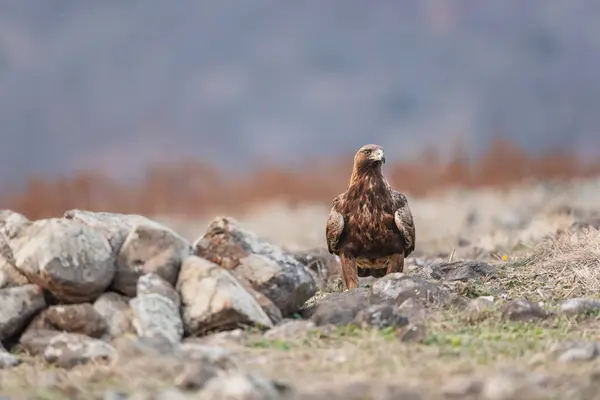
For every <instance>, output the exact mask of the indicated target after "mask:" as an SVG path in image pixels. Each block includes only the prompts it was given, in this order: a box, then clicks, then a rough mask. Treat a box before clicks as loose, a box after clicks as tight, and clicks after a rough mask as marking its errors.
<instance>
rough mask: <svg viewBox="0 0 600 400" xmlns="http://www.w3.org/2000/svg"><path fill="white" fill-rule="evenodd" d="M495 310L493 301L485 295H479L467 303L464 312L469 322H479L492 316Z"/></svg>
mask: <svg viewBox="0 0 600 400" xmlns="http://www.w3.org/2000/svg"><path fill="white" fill-rule="evenodd" d="M493 310H494V302H493V301H491V300H489V299H487V298H485V297H478V298H476V299H472V300H471V301H470V302H469V304H467V307H465V310H464V313H465V315H466V318H467V320H468V321H469V322H479V321H483V320H484V319H486V318H488V317H490V316H491V314H492V311H493Z"/></svg>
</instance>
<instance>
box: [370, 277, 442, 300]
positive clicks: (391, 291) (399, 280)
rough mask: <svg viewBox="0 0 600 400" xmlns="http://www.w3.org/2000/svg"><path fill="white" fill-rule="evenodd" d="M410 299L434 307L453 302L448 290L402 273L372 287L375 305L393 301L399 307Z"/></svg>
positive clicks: (385, 278)
mask: <svg viewBox="0 0 600 400" xmlns="http://www.w3.org/2000/svg"><path fill="white" fill-rule="evenodd" d="M410 297H414V298H419V299H421V300H423V301H424V302H425V303H427V304H432V305H443V304H447V303H448V302H449V301H450V300H451V297H450V295H449V292H448V291H447V290H445V289H442V288H440V287H439V286H437V285H434V284H433V283H430V282H427V281H425V280H423V279H420V278H417V277H410V276H408V275H406V274H404V273H402V272H394V273H392V274H388V275H386V276H384V277H383V278H380V279H378V280H377V281H376V282H374V283H373V285H372V286H371V301H372V302H373V303H380V302H387V301H393V302H396V304H398V305H399V304H402V303H403V302H404V301H405V300H406V299H408V298H410Z"/></svg>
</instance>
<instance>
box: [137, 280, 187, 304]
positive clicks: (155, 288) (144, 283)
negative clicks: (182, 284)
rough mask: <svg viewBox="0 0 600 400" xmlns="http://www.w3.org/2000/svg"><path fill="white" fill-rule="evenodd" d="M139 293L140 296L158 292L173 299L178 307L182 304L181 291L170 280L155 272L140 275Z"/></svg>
mask: <svg viewBox="0 0 600 400" xmlns="http://www.w3.org/2000/svg"><path fill="white" fill-rule="evenodd" d="M137 294H138V296H139V295H144V294H158V295H161V296H164V297H166V298H167V299H169V300H171V301H172V302H173V304H175V305H176V306H177V307H179V306H180V305H181V299H180V297H179V293H177V291H176V290H175V289H174V288H173V286H172V285H171V284H170V283H169V282H167V281H166V280H164V279H163V278H161V277H160V276H158V275H157V274H155V273H153V272H150V273H148V274H144V275H142V276H140V278H139V279H138V282H137Z"/></svg>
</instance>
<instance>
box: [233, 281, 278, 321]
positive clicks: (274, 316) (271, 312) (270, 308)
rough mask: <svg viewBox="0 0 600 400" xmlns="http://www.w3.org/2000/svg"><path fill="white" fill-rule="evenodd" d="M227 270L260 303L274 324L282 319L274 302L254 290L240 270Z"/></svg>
mask: <svg viewBox="0 0 600 400" xmlns="http://www.w3.org/2000/svg"><path fill="white" fill-rule="evenodd" d="M229 272H230V273H231V275H233V277H234V278H235V279H236V280H237V281H238V282H239V284H240V285H242V287H243V288H244V289H245V290H246V291H247V292H248V293H250V294H251V295H252V297H254V300H256V302H257V303H258V304H260V306H261V307H262V309H263V311H264V312H265V313H266V314H267V315H268V316H269V318H270V319H271V322H272V323H273V324H274V325H277V324H278V323H280V322H281V321H282V320H283V315H282V314H281V310H280V309H279V307H277V306H276V305H275V303H273V302H272V301H271V299H269V298H268V297H267V296H265V295H264V294H262V293H260V292H259V291H257V290H255V289H254V286H252V283H251V282H250V281H249V280H248V279H247V278H246V277H245V276H244V275H242V274H241V273H240V272H237V271H236V270H231V271H229Z"/></svg>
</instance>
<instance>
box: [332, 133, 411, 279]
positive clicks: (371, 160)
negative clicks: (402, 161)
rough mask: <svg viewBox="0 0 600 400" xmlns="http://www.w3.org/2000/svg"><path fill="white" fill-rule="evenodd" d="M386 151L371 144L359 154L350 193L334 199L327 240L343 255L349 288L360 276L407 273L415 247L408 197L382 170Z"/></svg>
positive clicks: (344, 275) (347, 191) (343, 270)
mask: <svg viewBox="0 0 600 400" xmlns="http://www.w3.org/2000/svg"><path fill="white" fill-rule="evenodd" d="M384 163H385V155H384V152H383V148H382V147H381V146H378V145H374V144H369V145H365V146H363V147H361V148H360V149H359V150H358V152H356V155H355V156H354V168H353V171H352V176H351V178H350V183H349V185H348V189H347V190H346V191H345V192H344V193H341V194H340V195H338V196H337V197H335V198H334V199H333V204H332V207H331V211H330V213H329V218H328V219H327V225H326V227H325V236H326V239H327V248H328V249H329V252H330V253H332V254H336V255H338V256H339V257H340V259H341V263H342V278H343V280H344V284H345V286H346V288H347V289H353V288H356V287H358V277H359V275H360V276H369V275H372V276H375V277H382V276H384V275H386V274H389V273H392V272H402V271H403V269H404V258H405V257H407V256H408V255H409V254H410V253H412V252H413V251H414V249H415V224H414V221H413V216H412V213H411V211H410V208H409V207H408V201H407V199H406V196H404V194H402V193H400V192H398V191H395V190H393V189H392V188H391V187H390V185H389V184H388V182H387V180H386V179H385V177H384V176H383V174H382V172H381V166H382V164H384Z"/></svg>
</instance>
